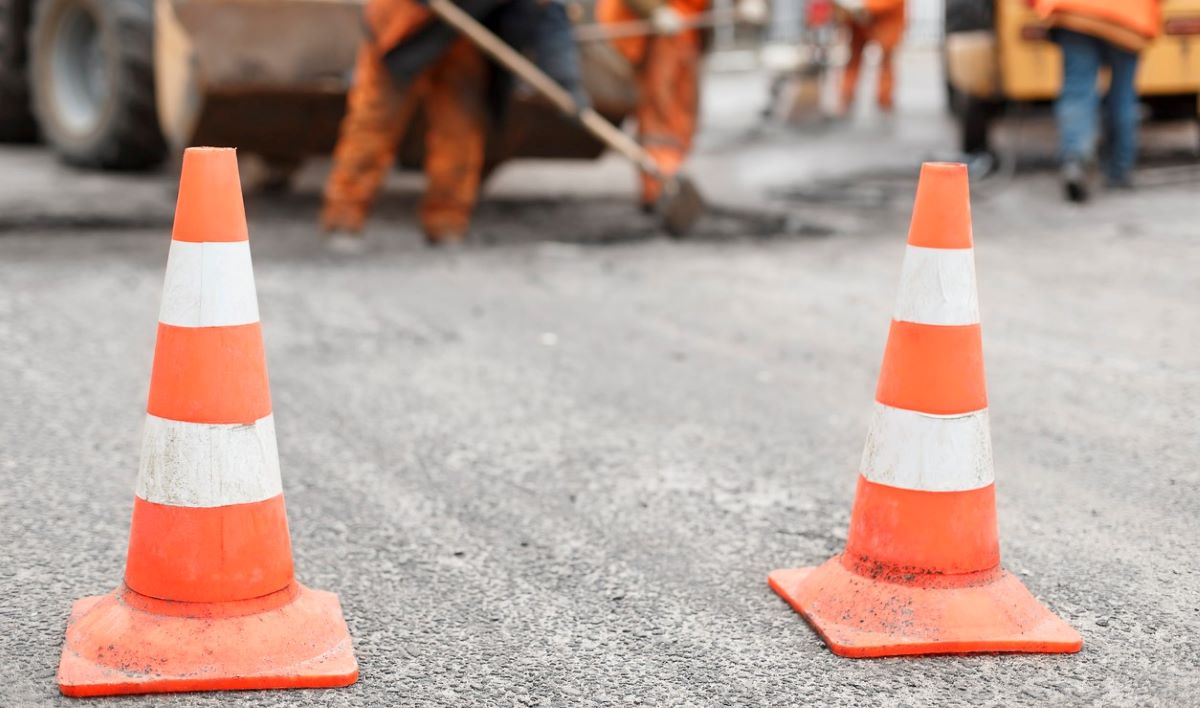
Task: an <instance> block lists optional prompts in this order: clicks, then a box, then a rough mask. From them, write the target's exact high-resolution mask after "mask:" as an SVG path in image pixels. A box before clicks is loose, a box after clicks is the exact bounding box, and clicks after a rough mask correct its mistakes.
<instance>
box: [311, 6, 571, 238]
mask: <svg viewBox="0 0 1200 708" xmlns="http://www.w3.org/2000/svg"><path fill="white" fill-rule="evenodd" d="M459 4H460V6H461V7H462V8H463V9H464V10H465V11H467V12H468V13H469V14H471V15H473V16H475V17H476V19H479V20H480V21H481V22H483V23H484V24H485V25H487V26H488V27H489V28H490V29H492V30H493V31H495V32H497V33H498V34H500V36H501V37H502V38H503V39H505V40H506V41H509V42H510V43H511V44H513V45H514V46H516V47H517V48H518V49H524V48H531V49H533V50H534V51H535V52H536V53H537V54H538V56H537V57H536V58H537V59H538V60H539V63H542V64H543V68H545V69H546V70H547V72H548V73H550V74H551V75H552V76H553V77H554V78H556V79H557V80H558V81H559V82H560V83H564V84H566V85H567V88H568V89H569V90H571V91H572V93H573V94H575V95H576V96H577V97H582V95H583V93H582V79H581V76H582V73H581V71H580V68H579V58H578V53H577V50H576V49H575V45H574V43H573V42H564V41H563V36H567V37H569V32H570V24H569V21H568V20H567V17H566V14H565V11H564V9H563V7H562V6H561V5H559V4H557V3H555V2H539V1H538V0H463V1H462V2H460V3H459ZM366 27H367V32H368V37H367V39H366V40H365V41H364V42H363V44H362V46H361V47H360V49H359V52H358V59H357V63H356V65H355V74H354V85H353V86H352V88H351V89H350V93H349V96H348V97H347V106H346V116H345V118H344V119H343V121H342V127H341V133H340V135H339V138H338V143H337V146H336V148H335V149H334V153H333V170H332V172H331V174H330V175H329V180H328V182H327V184H326V187H325V205H324V209H323V210H322V213H321V224H322V227H323V228H324V230H325V232H326V233H327V234H328V235H329V236H330V245H331V246H332V247H334V248H337V249H340V250H360V249H361V247H362V243H363V241H362V230H363V227H364V225H365V222H366V220H367V215H368V212H369V210H370V207H371V204H372V202H373V201H374V199H375V197H376V195H377V193H378V191H379V188H380V185H381V184H382V182H383V180H384V178H385V176H386V174H387V172H388V170H389V169H390V167H391V165H392V163H393V161H394V159H395V154H396V150H397V148H398V146H399V144H400V141H401V139H402V137H403V135H404V131H405V129H406V128H407V127H408V125H409V123H410V121H411V120H412V117H413V114H414V112H415V111H416V109H417V108H418V106H422V107H424V109H425V118H426V120H425V124H426V128H425V175H426V178H427V182H428V184H427V186H426V191H425V195H424V197H423V199H422V203H421V207H420V221H421V227H422V230H423V231H424V233H425V237H426V240H427V242H428V243H430V244H431V245H438V244H453V243H457V242H461V241H462V240H463V239H464V237H465V236H466V233H467V229H468V226H469V224H470V220H471V213H472V211H473V209H474V207H475V203H476V200H477V197H478V193H479V183H480V176H481V173H482V169H483V160H484V148H485V136H486V134H487V132H488V129H489V126H490V125H492V124H494V123H495V122H496V121H497V120H499V119H500V118H501V117H502V115H503V111H504V107H505V105H506V101H507V92H506V89H508V88H510V87H511V84H512V78H511V76H509V75H508V74H507V73H505V72H502V71H500V70H499V68H498V67H496V66H495V65H493V64H491V63H490V62H488V61H487V60H486V59H485V58H484V55H483V54H482V52H481V51H480V50H479V49H478V48H477V47H476V46H475V45H474V44H472V42H471V41H470V40H469V39H467V38H466V37H460V36H458V35H457V33H456V32H455V31H454V30H453V29H452V28H450V27H449V26H448V25H446V24H444V23H443V22H441V21H440V20H438V19H437V18H436V17H435V16H434V15H433V14H432V12H431V11H430V10H429V9H427V8H426V7H425V6H424V5H422V4H421V3H420V2H418V0H368V2H367V5H366ZM530 45H533V46H532V47H531V46H530ZM547 47H549V50H547Z"/></svg>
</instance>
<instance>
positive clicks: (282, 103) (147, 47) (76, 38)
mask: <svg viewBox="0 0 1200 708" xmlns="http://www.w3.org/2000/svg"><path fill="white" fill-rule="evenodd" d="M363 4H364V0H0V141H2V140H7V141H23V140H30V139H33V138H34V137H35V136H36V135H38V134H40V135H41V136H42V138H43V139H44V140H45V141H46V142H47V143H48V144H49V145H50V147H51V148H52V149H53V150H54V151H55V152H56V153H57V154H58V155H59V156H60V157H61V158H62V159H64V160H65V161H67V162H69V163H72V164H76V165H82V166H87V167H95V168H103V169H143V168H149V167H153V166H154V165H156V164H158V163H160V162H161V161H162V160H163V159H164V157H165V156H166V155H167V154H177V153H178V152H179V151H180V150H182V148H183V147H185V146H188V145H214V146H233V147H237V148H239V150H241V151H242V152H243V153H249V154H253V155H257V156H258V157H260V158H262V160H264V161H265V163H266V164H267V165H268V166H269V168H270V171H271V172H272V173H273V174H274V175H275V176H276V179H277V180H278V181H281V182H285V181H286V179H287V178H288V176H289V175H290V174H291V173H292V172H293V171H294V170H295V169H296V168H297V167H299V165H300V164H301V163H302V162H303V160H304V159H305V158H306V157H309V156H312V155H319V154H327V153H328V152H330V151H331V150H332V148H333V145H334V143H335V141H336V138H337V130H338V125H339V123H340V121H341V117H342V114H343V112H344V110H345V103H346V101H345V97H346V92H347V90H348V89H349V86H350V82H351V71H352V68H353V66H354V58H355V53H356V52H357V50H358V47H359V45H360V43H361V42H362V39H363V21H362V13H363ZM576 14H577V15H578V16H581V17H583V16H586V14H587V12H586V10H583V9H582V8H581V10H580V11H577V13H576ZM581 52H582V55H583V65H584V82H585V86H586V88H587V91H588V93H589V94H590V95H591V97H592V100H593V102H594V104H595V106H596V108H597V109H598V110H599V111H600V113H602V114H603V115H604V116H605V117H606V118H608V119H609V120H612V121H614V122H619V121H620V120H621V119H622V118H624V116H625V115H626V114H628V113H629V112H631V111H632V109H633V106H634V105H635V102H636V95H635V93H634V90H633V88H632V86H633V81H632V79H631V76H632V74H631V69H630V67H629V66H628V65H627V64H625V62H624V60H623V59H621V58H620V57H619V55H617V54H616V53H615V52H613V51H612V50H611V48H610V47H608V46H607V45H606V44H605V43H585V44H583V45H582V46H581ZM414 120H415V121H421V120H423V118H422V117H421V116H420V115H419V114H418V115H417V116H416V117H415V118H414ZM407 134H408V135H409V136H410V139H408V140H406V142H405V144H404V145H403V146H402V148H401V150H400V158H401V163H402V164H406V165H412V166H415V165H419V164H420V162H421V157H422V155H421V154H422V151H423V144H422V141H421V140H420V135H421V134H422V131H420V130H410V131H408V133H407ZM603 150H604V146H603V144H602V143H601V142H599V141H598V140H596V139H594V138H592V137H591V136H589V135H588V134H587V133H586V132H585V131H584V130H582V129H581V128H580V126H579V125H578V124H576V123H575V122H573V121H571V120H570V119H567V118H564V117H562V116H561V115H559V113H558V112H557V110H556V109H555V108H554V106H552V105H550V104H549V103H548V102H546V101H545V100H543V99H541V98H539V97H538V96H537V95H536V94H534V93H533V92H531V91H521V90H518V92H517V94H516V96H515V98H514V102H513V105H512V106H511V108H510V112H509V120H507V121H505V124H504V127H503V129H502V130H498V131H496V132H495V133H494V134H493V135H491V136H489V140H488V151H487V157H486V168H487V169H489V170H490V169H491V168H493V167H495V166H496V165H498V164H500V163H501V162H503V161H505V160H508V159H511V158H515V157H545V158H594V157H597V156H598V155H600V154H601V152H603Z"/></svg>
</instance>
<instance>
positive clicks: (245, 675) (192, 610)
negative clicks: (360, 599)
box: [58, 583, 358, 696]
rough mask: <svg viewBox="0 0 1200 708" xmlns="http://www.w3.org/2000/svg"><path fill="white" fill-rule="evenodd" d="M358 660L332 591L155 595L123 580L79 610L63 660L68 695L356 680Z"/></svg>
mask: <svg viewBox="0 0 1200 708" xmlns="http://www.w3.org/2000/svg"><path fill="white" fill-rule="evenodd" d="M357 678H358V662H357V661H356V660H355V658H354V651H353V649H352V648H351V645H350V633H349V631H348V630H347V629H346V621H345V620H344V619H343V618H342V607H341V604H340V603H339V602H338V598H337V596H336V595H334V594H333V593H328V592H322V591H319V590H310V589H308V588H306V587H304V586H302V585H300V584H299V583H293V584H292V585H291V586H289V587H288V588H285V589H284V590H281V591H279V592H277V593H272V594H271V595H267V596H265V597H262V598H255V599H253V600H244V601H238V602H217V603H195V602H170V601H167V600H156V599H154V598H149V597H146V596H144V595H139V594H138V593H136V592H134V591H132V590H130V589H129V588H127V587H122V588H121V589H118V590H117V591H115V592H113V593H110V594H108V595H101V596H97V597H85V598H83V599H82V600H78V601H76V603H75V606H74V607H72V608H71V617H70V619H69V620H68V621H67V640H66V643H65V644H64V646H63V652H62V660H61V661H60V662H59V666H58V687H59V689H60V690H61V691H62V692H63V693H64V694H65V695H68V696H111V695H120V694H127V693H166V692H174V691H218V690H237V689H263V688H329V687H335V686H348V685H350V684H352V683H354V681H355V680H357Z"/></svg>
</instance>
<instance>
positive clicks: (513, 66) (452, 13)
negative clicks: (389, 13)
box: [429, 0, 663, 179]
mask: <svg viewBox="0 0 1200 708" xmlns="http://www.w3.org/2000/svg"><path fill="white" fill-rule="evenodd" d="M429 9H430V10H432V11H433V12H434V14H436V15H437V16H438V17H440V18H441V19H442V20H443V21H445V22H446V24H448V25H450V26H451V27H453V28H454V29H456V30H458V31H459V32H461V33H462V34H464V35H466V36H467V37H468V38H469V39H470V40H471V41H472V42H474V43H475V44H476V45H477V46H478V47H479V48H480V49H482V50H483V51H484V53H486V54H487V55H488V56H490V57H491V58H493V59H495V60H496V61H498V62H500V63H501V64H503V65H504V66H505V68H507V69H508V70H509V71H511V72H513V73H514V74H516V75H517V76H519V77H521V79H522V80H524V81H525V82H526V83H528V84H529V85H530V86H532V87H533V88H534V89H535V90H537V92H538V93H540V94H542V95H543V96H545V97H546V98H548V99H549V100H550V102H551V103H553V104H554V105H555V106H556V107H558V109H559V110H561V111H562V112H563V113H566V114H567V115H569V116H572V117H578V118H579V121H580V122H581V123H582V124H583V126H584V127H585V128H587V129H588V131H589V132H590V133H591V134H592V135H594V136H596V137H597V138H599V139H600V140H601V141H602V142H604V143H605V144H606V145H608V146H609V147H610V148H612V149H613V150H616V151H617V152H619V153H621V154H622V155H624V156H625V157H626V158H628V159H629V160H632V161H633V162H634V163H635V164H636V165H637V166H638V167H639V168H640V169H641V170H642V171H644V172H647V173H649V174H650V175H652V176H654V177H658V178H660V179H661V178H663V175H662V173H661V171H660V170H659V169H658V164H657V163H656V162H654V158H652V157H650V155H649V154H648V153H647V152H646V151H645V150H644V149H643V148H642V146H641V145H638V144H637V141H635V140H634V139H633V138H631V137H629V136H628V135H626V134H625V132H624V131H622V130H621V129H620V128H618V127H616V126H615V125H613V124H612V123H609V122H608V121H607V120H605V119H604V116H602V115H600V114H599V113H597V112H596V111H594V110H592V109H591V108H585V109H583V110H582V111H581V110H580V109H579V104H578V103H576V102H575V98H574V97H573V96H571V94H570V92H569V91H567V90H566V89H564V88H563V87H562V86H559V85H558V83H557V82H556V81H555V80H554V79H552V78H550V77H549V76H547V75H546V72H544V71H542V70H541V69H539V68H538V67H537V66H536V65H535V64H534V63H533V62H531V61H529V59H527V58H525V56H524V55H523V54H521V53H520V52H518V51H517V50H515V49H513V48H512V47H510V46H508V45H507V44H505V42H504V40H502V39H500V38H499V37H497V36H496V35H495V33H493V32H492V31H491V30H489V29H488V28H487V27H484V26H483V25H482V24H480V23H479V21H478V20H476V19H475V18H474V17H471V16H470V15H469V14H467V13H466V12H464V11H463V10H462V8H460V7H459V6H458V5H455V4H454V3H453V2H451V0H429Z"/></svg>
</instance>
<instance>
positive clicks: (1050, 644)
mask: <svg viewBox="0 0 1200 708" xmlns="http://www.w3.org/2000/svg"><path fill="white" fill-rule="evenodd" d="M767 583H768V584H769V585H770V586H771V589H773V590H774V591H775V592H777V593H779V595H780V597H782V598H783V599H784V600H787V602H788V604H789V605H791V606H792V607H793V608H794V609H795V610H796V611H797V612H799V613H800V614H801V615H803V616H804V619H806V620H808V623H809V624H811V625H812V627H813V629H815V630H816V631H817V634H820V635H821V638H822V639H824V640H825V643H826V644H827V645H828V646H829V648H830V649H831V650H832V651H833V653H834V654H837V655H839V656H849V657H856V658H868V657H881V656H903V655H911V654H971V653H977V652H1038V653H1071V652H1077V651H1079V649H1080V648H1081V647H1082V646H1083V639H1082V638H1081V637H1080V636H1079V633H1078V632H1076V631H1075V630H1074V629H1072V628H1071V627H1070V626H1069V625H1068V624H1067V623H1066V622H1064V621H1062V620H1061V619H1059V618H1058V617H1057V616H1056V615H1054V614H1053V613H1052V612H1050V611H1049V610H1047V609H1046V608H1045V607H1042V605H1041V604H1040V603H1039V602H1038V601H1037V599H1036V598H1034V597H1033V595H1031V594H1030V593H1029V591H1028V590H1027V589H1025V586H1024V585H1022V584H1021V581H1019V580H1017V579H1016V577H1014V576H1013V575H1011V574H1009V573H1008V572H1007V571H1004V570H1002V569H1000V568H997V569H996V570H994V571H985V572H983V573H974V574H971V575H966V576H926V578H918V579H911V576H910V578H909V579H905V580H904V581H902V582H894V581H891V580H882V579H876V578H871V577H866V576H863V575H859V574H857V573H855V572H854V571H852V570H850V569H848V568H847V567H846V566H845V565H844V564H843V563H842V559H841V557H840V556H839V557H836V558H833V559H831V560H829V561H827V562H826V563H825V564H824V565H821V566H818V567H816V568H795V569H790V570H776V571H774V572H772V573H771V574H770V575H769V576H768V577H767Z"/></svg>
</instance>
